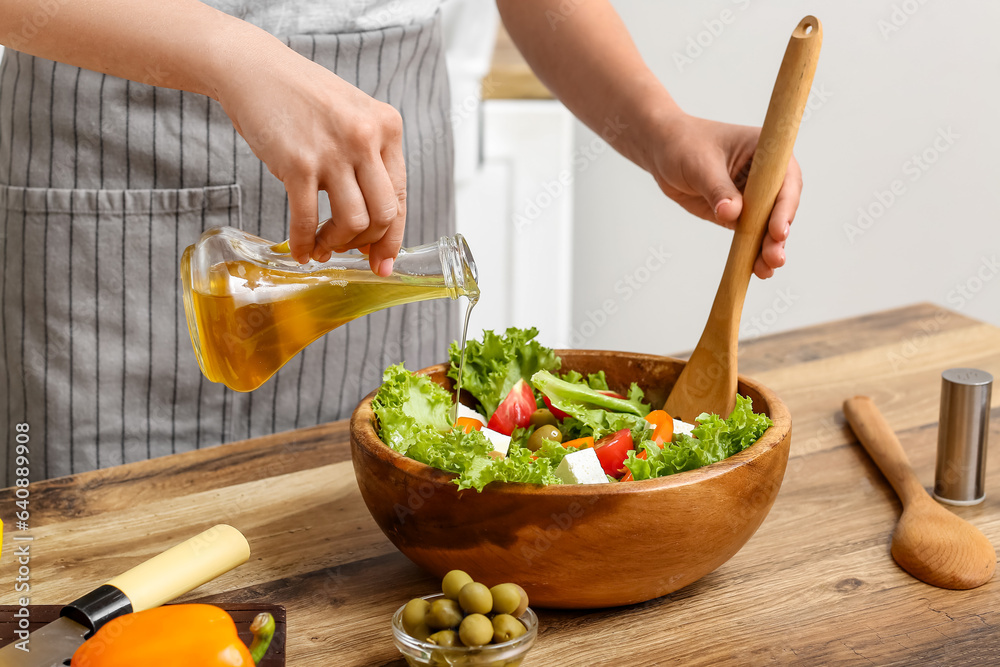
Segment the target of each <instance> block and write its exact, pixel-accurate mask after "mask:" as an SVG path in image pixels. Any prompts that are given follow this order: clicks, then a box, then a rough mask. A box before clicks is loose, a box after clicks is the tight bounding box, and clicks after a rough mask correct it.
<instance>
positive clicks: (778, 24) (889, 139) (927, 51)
mask: <svg viewBox="0 0 1000 667" xmlns="http://www.w3.org/2000/svg"><path fill="white" fill-rule="evenodd" d="M614 4H615V6H616V7H617V8H618V10H619V11H620V13H621V14H622V17H623V19H624V20H625V22H626V24H627V25H628V27H629V29H630V30H631V32H632V34H633V36H634V38H635V40H636V42H637V43H638V45H639V48H640V50H641V52H642V53H643V55H644V56H645V58H646V60H647V62H648V63H650V65H651V66H652V67H653V69H654V70H655V72H656V73H657V75H658V76H659V77H660V79H661V80H662V81H664V82H665V84H666V85H667V87H668V89H669V90H670V91H671V92H672V93H673V95H674V97H675V98H676V99H677V100H678V101H679V102H680V104H681V105H682V107H684V108H685V109H686V110H687V111H689V112H691V113H694V114H697V115H702V116H706V117H710V118H715V119H719V120H726V121H730V122H736V123H746V124H755V125H759V124H760V122H761V121H762V120H763V116H764V111H765V109H766V106H767V101H768V98H769V96H770V92H771V87H772V85H773V83H774V77H775V75H776V73H777V70H778V65H779V63H780V60H781V56H782V54H783V52H784V49H785V45H786V44H787V41H788V36H789V34H790V33H791V31H792V29H793V28H794V27H795V25H796V24H797V23H798V21H799V19H800V18H801V17H802V16H804V15H806V14H810V13H811V14H814V15H816V16H817V17H818V18H819V19H820V20H821V21H822V22H823V30H824V44H823V51H822V54H821V56H820V63H819V67H818V70H817V72H816V78H815V86H814V88H815V89H816V90H817V91H819V92H820V93H821V94H822V95H823V96H825V97H826V99H825V101H822V100H820V98H819V97H818V96H817V97H816V98H814V99H813V100H812V102H811V104H812V105H813V106H814V107H816V108H814V109H813V110H812V111H809V112H807V113H809V117H808V118H807V119H806V120H805V122H804V123H803V125H802V128H801V130H800V132H799V138H798V142H797V145H796V156H797V158H798V160H799V162H800V163H801V165H802V168H803V172H804V177H805V190H804V192H803V198H802V204H801V206H800V208H799V212H798V215H797V217H796V220H795V223H794V225H793V226H792V234H791V238H790V240H789V243H788V263H787V264H786V266H785V268H783V269H781V270H780V271H779V272H778V273H777V275H776V276H775V277H774V278H772V279H771V280H768V281H766V282H762V281H760V280H757V279H756V278H754V279H753V280H752V282H751V285H750V290H749V294H748V297H747V302H746V306H745V309H744V317H743V332H744V337H748V336H751V335H755V334H759V333H771V332H775V331H781V330H784V329H789V328H793V327H800V326H804V325H809V324H813V323H817V322H822V321H827V320H832V319H836V318H842V317H848V316H853V315H857V314H860V313H865V312H870V311H873V310H878V309H883V308H890V307H894V306H900V305H904V304H909V303H913V302H918V301H933V302H937V303H940V304H942V305H946V306H949V307H951V308H954V309H957V310H959V311H960V312H962V313H965V314H967V315H970V316H973V317H977V318H980V319H984V320H987V321H990V322H992V323H994V324H997V325H1000V308H998V305H1000V279H995V280H986V281H984V282H981V281H980V279H979V278H978V277H977V272H978V273H980V275H982V276H983V277H985V278H995V277H996V275H997V272H998V271H1000V266H998V265H996V264H995V263H991V262H994V260H995V259H996V258H997V257H998V256H1000V230H998V223H1000V213H998V210H1000V206H998V197H997V192H998V189H1000V188H998V187H997V180H998V178H997V177H998V175H1000V173H998V172H1000V170H998V167H997V158H998V155H1000V130H998V122H1000V66H998V65H1000V46H998V42H997V40H996V37H995V32H996V26H997V24H998V23H1000V4H998V3H986V2H972V1H970V0H949V1H947V2H945V1H941V0H938V1H935V0H894V1H888V2H887V1H884V0H880V1H877V2H867V1H865V2H862V1H861V0H850V1H835V0H828V1H815V2H774V1H772V2H768V3H765V2H761V1H760V0H756V1H755V0H749V1H747V0H738V1H733V0H713V1H711V2H694V1H687V2H663V1H662V0H614ZM894 6H895V7H897V8H899V9H898V10H897V14H896V16H895V18H896V20H897V22H898V23H902V24H903V25H902V26H901V27H900V29H899V30H898V31H895V32H892V33H890V34H889V35H888V37H883V35H882V34H881V32H880V27H879V23H878V22H879V21H880V20H883V21H885V22H886V24H887V25H892V23H891V21H892V18H893V11H894V10H893V7H894ZM724 10H728V11H730V12H731V13H732V14H731V16H729V17H728V18H729V19H730V23H729V24H728V25H723V29H722V30H721V32H720V31H719V24H715V26H714V27H715V28H716V32H720V34H719V35H718V36H714V37H713V36H711V35H710V34H709V33H707V32H706V33H705V34H703V35H701V40H702V41H703V42H704V43H709V42H710V41H711V43H709V45H708V46H707V47H705V48H703V52H702V53H701V54H700V55H698V57H697V58H695V59H694V62H693V63H691V64H689V65H687V66H686V67H684V68H681V69H679V68H678V66H677V65H676V64H675V62H674V54H675V53H683V52H684V50H685V48H686V47H687V46H688V40H689V38H690V39H697V38H698V36H699V33H700V32H702V31H706V26H705V25H704V23H703V22H705V21H707V22H709V23H710V24H711V23H712V22H713V21H715V20H716V19H719V17H720V15H721V13H722V12H723V11H724ZM903 10H909V11H910V12H913V13H912V15H907V14H905V13H901V12H903ZM904 19H905V23H904ZM709 37H711V40H710V39H709ZM949 129H950V130H951V132H952V133H954V134H955V135H957V139H954V141H953V144H952V145H950V146H946V145H945V143H944V142H939V144H938V145H939V147H942V146H944V147H946V148H947V150H946V151H944V152H940V151H936V150H935V149H934V141H935V137H936V136H938V133H939V132H942V131H947V130H949ZM593 140H594V135H593V134H592V133H591V132H590V131H589V130H586V128H583V127H582V126H581V127H580V128H579V132H578V137H577V145H578V150H582V149H583V148H584V147H585V146H586V145H587V144H590V142H591V141H593ZM925 150H928V151H929V153H931V155H929V157H932V158H933V157H935V155H933V154H934V153H936V157H937V160H936V162H935V163H934V164H933V165H932V166H930V168H928V169H927V170H926V171H925V172H920V173H919V178H918V179H916V180H912V179H913V176H911V175H910V171H908V169H911V168H912V165H907V164H906V163H907V161H908V160H910V158H911V156H913V155H914V154H920V153H923V152H924V151H925ZM587 164H588V166H587V168H586V169H585V170H583V171H581V172H579V173H578V174H577V181H576V185H577V187H576V199H575V211H576V215H577V216H578V217H577V227H576V237H575V259H576V262H577V264H576V267H575V271H574V276H573V280H574V304H573V305H574V308H573V326H574V328H575V331H576V336H575V340H574V343H575V346H577V347H596V348H612V349H626V350H638V351H645V352H651V353H664V354H669V353H675V352H681V351H684V350H689V349H691V348H693V347H694V345H695V343H696V342H697V340H698V336H699V335H700V333H701V329H702V327H703V325H704V322H705V318H706V316H707V314H708V310H709V308H710V306H711V302H712V298H713V296H714V293H715V289H716V286H717V284H718V280H719V277H720V276H721V273H722V267H723V265H724V263H725V258H726V254H727V252H728V248H729V241H730V238H731V237H730V233H729V232H727V231H725V230H722V229H721V228H716V227H714V226H713V225H711V224H709V223H707V222H704V221H701V220H698V219H695V218H694V217H692V216H691V215H689V214H687V213H686V212H684V211H683V210H682V209H681V208H680V207H678V206H676V205H675V204H673V202H671V201H670V200H668V199H667V198H666V197H665V196H663V195H662V194H661V193H660V192H659V190H658V189H657V187H656V185H655V184H654V183H653V181H652V180H651V178H649V176H648V175H647V174H645V173H644V172H642V171H640V170H639V169H638V168H636V167H634V166H633V165H632V164H631V163H628V162H627V161H626V160H624V159H623V158H621V157H620V156H618V155H617V154H615V153H613V152H612V151H610V150H607V151H605V152H604V153H602V154H601V155H600V156H598V157H597V158H596V159H594V160H593V161H590V162H588V163H587ZM896 179H899V180H900V181H902V184H903V186H904V187H905V192H904V193H903V194H902V195H901V196H897V197H896V201H895V202H893V203H892V204H891V205H889V206H888V207H887V208H886V210H885V212H884V214H883V215H882V216H881V217H879V218H877V219H875V220H874V222H873V224H871V225H870V226H869V228H868V229H867V230H864V231H862V233H861V234H860V235H858V236H855V237H854V238H853V239H852V238H849V236H848V231H849V228H850V226H851V225H856V224H857V219H858V208H859V207H869V206H871V205H872V204H873V203H876V204H877V199H876V193H877V192H880V191H885V190H889V189H890V186H891V184H892V182H893V181H894V180H896ZM875 209H876V212H877V209H878V207H877V206H875ZM660 246H662V247H663V248H664V249H665V250H666V251H668V252H669V253H670V258H669V260H668V261H667V262H666V263H665V264H664V265H663V267H662V268H660V269H659V270H655V271H652V272H649V273H646V272H645V269H644V268H639V267H640V266H642V264H643V263H644V262H645V261H646V260H647V258H650V257H651V254H650V250H649V249H650V248H658V247H660ZM651 265H652V266H654V268H655V266H656V262H655V261H654V262H652V263H651ZM625 276H632V277H633V279H634V280H635V282H636V283H637V284H638V283H639V281H640V279H646V282H645V283H643V284H642V285H641V289H640V290H639V291H638V292H634V293H633V294H631V295H629V294H628V293H627V290H625V289H624V288H622V287H621V286H620V289H619V290H618V291H617V292H616V289H615V285H616V283H617V282H618V281H621V280H623V278H624V277H625ZM966 283H968V284H969V285H968V287H969V291H968V292H967V293H968V294H969V295H971V296H972V298H966V297H963V296H961V294H960V293H959V292H958V291H956V289H957V286H958V285H960V284H961V285H965V284H966ZM976 289H978V292H975V293H974V294H973V292H974V291H975V290H976ZM609 300H610V303H609V304H605V302H606V301H609ZM605 305H610V306H612V307H613V309H615V310H616V311H617V312H615V313H614V314H612V315H610V317H607V318H606V319H607V323H606V324H604V325H603V326H600V322H601V321H602V320H603V319H605V318H604V317H603V314H602V312H603V311H604V310H606V309H605ZM779 311H784V312H779ZM753 318H757V320H758V324H759V325H760V326H755V325H754V324H753Z"/></svg>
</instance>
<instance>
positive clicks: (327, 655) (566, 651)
mask: <svg viewBox="0 0 1000 667" xmlns="http://www.w3.org/2000/svg"><path fill="white" fill-rule="evenodd" d="M661 352H664V353H673V352H675V351H672V350H662V351H661ZM955 366H972V367H976V368H981V369H983V370H986V371H988V372H990V373H992V374H993V375H994V376H1000V329H998V328H996V327H993V326H990V325H986V324H983V323H981V322H978V321H975V320H972V319H969V318H967V317H964V316H962V315H961V314H959V313H956V312H953V311H949V310H945V309H942V308H939V307H936V306H931V305H919V306H913V307H909V308H904V309H899V310H893V311H888V312H882V313H875V314H872V315H869V316H865V317H860V318H854V319H849V320H844V321H839V322H832V323H829V324H825V325H821V326H816V327H811V328H808V329H803V330H799V331H793V332H785V333H781V334H777V335H774V336H768V337H762V338H758V339H755V340H751V341H747V342H744V343H743V345H742V347H741V350H740V372H741V373H744V374H746V375H750V376H753V377H755V378H756V379H757V380H760V381H761V382H762V383H764V384H765V385H766V386H768V387H770V388H771V389H773V390H774V391H776V392H777V394H778V395H779V396H780V397H781V398H782V399H783V400H784V401H785V403H787V404H788V406H789V408H790V410H791V413H792V418H793V421H794V427H793V428H794V432H795V435H794V439H793V443H792V449H791V456H790V459H789V462H788V468H787V471H786V473H785V480H784V483H783V485H782V487H781V491H780V493H779V494H778V498H777V500H776V501H775V504H774V507H773V508H772V510H771V512H770V514H769V515H768V517H767V519H766V520H765V521H764V523H763V525H762V526H761V527H760V529H759V530H758V531H757V533H756V534H755V535H754V536H753V538H751V539H750V541H749V542H748V543H747V544H746V546H744V547H743V549H742V550H741V551H740V552H739V553H737V554H736V555H735V556H734V557H733V558H732V559H731V560H729V561H728V562H727V563H725V564H724V565H723V566H722V567H720V568H719V569H718V570H716V571H715V572H713V573H711V574H709V575H707V576H706V577H704V578H702V579H701V580H699V581H697V582H695V583H694V584H692V585H690V586H687V587H685V588H683V589H681V590H679V591H676V592H674V593H672V594H670V595H668V596H666V597H663V598H659V599H656V600H652V601H650V602H646V603H643V604H640V605H635V606H631V607H620V608H616V609H608V610H597V611H585V612H580V611H563V612H552V611H546V610H540V613H539V617H540V629H539V637H538V642H537V644H536V646H535V648H533V649H532V651H531V653H530V654H529V656H528V659H527V660H526V662H525V664H526V665H531V666H538V667H542V666H543V665H588V666H589V665H620V664H624V663H625V662H626V661H627V663H628V664H629V665H630V666H631V665H636V666H639V665H673V664H685V665H688V664H690V665H717V664H734V665H746V664H753V665H758V664H760V665H768V664H801V665H872V664H876V665H915V664H927V665H995V664H997V656H998V655H1000V606H998V604H997V601H998V600H1000V595H998V585H997V581H996V580H994V581H992V582H990V583H988V584H986V585H985V586H982V587H980V588H977V589H974V590H970V591H949V590H943V589H938V588H935V587H932V586H929V585H927V584H924V583H922V582H920V581H918V580H916V579H914V578H913V577H911V576H910V575H908V574H907V573H906V572H905V571H903V570H902V569H901V568H899V567H898V566H897V565H896V563H895V562H894V561H893V560H892V558H891V556H890V553H889V545H890V537H891V531H892V529H893V526H894V525H895V523H896V520H897V518H898V517H899V513H900V509H901V508H900V504H899V501H898V499H897V498H896V495H895V493H893V491H892V488H891V487H890V486H889V485H888V484H887V483H886V481H885V479H884V478H883V477H882V475H881V474H880V473H879V471H878V469H877V468H876V467H875V465H874V464H873V463H872V461H871V459H870V458H869V457H868V455H867V454H866V453H865V452H864V450H863V449H862V448H861V446H860V445H858V444H857V443H856V442H855V440H854V437H853V434H852V433H851V432H850V429H849V428H848V427H847V426H846V424H845V422H844V417H843V414H842V412H841V404H842V403H843V401H844V399H845V398H847V397H850V396H854V395H856V394H864V395H867V396H871V397H872V398H873V399H874V400H875V401H876V402H877V404H878V405H879V408H880V409H881V411H882V413H883V414H884V415H885V417H886V419H887V420H888V421H889V422H890V423H891V424H892V425H893V428H894V429H895V431H896V433H897V435H898V436H899V439H900V441H901V443H902V445H903V447H904V449H905V450H906V453H907V456H908V457H909V459H910V461H911V463H912V464H913V468H914V470H915V471H916V474H917V477H918V478H919V479H920V482H921V483H922V484H923V485H924V486H925V487H926V486H930V485H931V484H932V483H933V476H934V459H935V454H936V444H937V423H936V422H937V418H938V400H939V395H940V383H941V380H940V374H941V372H942V371H943V370H945V369H947V368H950V367H955ZM993 406H994V407H993V411H992V419H991V432H990V440H991V442H992V443H994V444H993V446H992V447H991V449H993V450H994V451H993V452H992V453H991V454H990V455H989V456H988V457H987V480H986V500H985V501H984V502H983V503H982V504H980V505H977V506H974V507H961V508H953V510H954V511H955V513H956V514H958V515H960V516H962V517H963V518H965V519H967V520H969V521H971V522H972V523H973V524H974V525H976V526H977V527H978V528H979V529H980V530H982V532H983V533H984V534H985V535H986V537H987V538H989V539H990V541H991V542H992V543H993V544H994V545H997V544H1000V453H998V452H997V445H996V443H997V442H998V441H1000V407H997V406H1000V392H994V393H993ZM349 456H350V454H349V445H348V431H347V422H346V421H345V422H338V423H334V424H328V425H324V426H318V427H315V428H311V429H303V430H300V431H295V432H290V433H284V434H279V435H275V436H270V437H267V438H260V439H256V440H252V441H246V442H240V443H234V444H231V445H225V446H222V447H216V448H212V449H206V450H200V451H194V452H188V453H184V454H178V455H175V456H170V457H164V458H160V459H154V460H152V461H145V462H141V463H134V464H129V465H125V466H120V467H116V468H111V469H108V470H103V471H97V472H93V473H86V474H82V475H76V476H72V477H65V478H60V479H56V480H50V481H47V482H41V483H35V484H33V485H32V486H31V489H30V491H31V511H32V515H31V518H30V529H29V530H28V531H21V532H17V533H16V534H17V535H19V536H31V537H33V538H34V539H33V540H32V541H31V542H30V544H31V561H30V568H31V572H30V583H31V586H32V589H31V602H32V603H33V604H56V603H64V602H66V601H68V600H70V599H73V598H75V597H77V596H79V595H80V594H82V593H84V592H86V591H87V590H89V589H91V588H93V587H95V586H97V585H100V584H101V583H103V582H104V581H106V580H107V579H108V578H110V577H112V576H114V575H115V574H118V573H119V572H122V571H124V570H126V569H128V568H129V567H132V566H133V565H136V564H138V563H139V562H141V561H143V560H144V559H147V558H149V557H150V556H152V555H154V554H156V553H158V552H160V551H162V550H164V549H166V548H168V547H170V546H171V545H173V544H175V543H177V542H179V541H180V540H182V539H184V538H185V537H187V536H189V535H191V534H193V533H194V532H197V531H198V530H202V529H204V528H207V527H209V526H211V525H213V524H215V523H218V522H227V523H231V524H232V525H234V526H236V527H237V528H239V529H240V530H241V531H243V532H244V534H245V535H246V536H247V538H248V539H249V540H250V544H251V548H252V552H253V553H252V554H251V557H250V562H248V563H247V564H245V565H243V566H241V567H239V568H237V569H236V570H234V571H233V572H230V573H228V574H226V575H223V576H222V577H219V578H218V579H216V580H215V581H213V582H210V583H208V584H206V585H204V586H202V587H201V588H198V589H196V590H195V591H193V592H192V593H190V594H189V595H188V596H186V597H185V600H195V599H198V600H202V601H210V602H214V603H218V604H223V605H225V604H230V603H272V604H280V605H283V606H284V607H285V608H286V610H287V630H288V641H287V644H286V653H287V656H288V657H287V661H288V664H289V665H292V666H295V667H299V666H317V667H319V666H323V667H327V666H330V665H337V666H345V667H349V666H352V665H358V666H361V665H393V666H396V665H402V664H403V663H402V661H401V660H400V658H399V654H398V652H397V651H396V649H395V647H394V646H393V644H392V635H391V632H390V628H389V619H390V616H391V615H392V613H393V611H395V609H396V608H398V607H399V606H400V605H401V604H403V603H404V602H405V601H406V600H407V599H409V598H410V597H413V596H416V595H421V594H426V593H430V592H432V591H433V590H434V589H435V587H436V586H437V582H436V581H434V580H433V579H432V578H431V577H430V576H429V575H427V574H426V573H424V572H423V571H421V570H420V569H419V568H417V567H416V566H415V565H413V564H412V563H410V562H409V561H408V560H406V558H404V557H403V556H402V555H401V554H400V553H399V552H398V551H396V550H395V548H394V547H393V546H392V545H391V544H390V543H389V541H388V540H387V539H386V538H385V537H384V536H383V535H382V533H381V532H380V531H379V530H378V528H377V527H376V525H375V523H374V521H373V520H372V519H371V517H370V516H369V515H368V512H367V511H366V509H365V507H364V504H363V502H362V500H361V497H360V494H359V491H358V487H357V484H356V482H355V480H354V473H353V470H352V465H351V462H350V460H349ZM15 509H16V508H15V507H14V493H13V490H12V489H6V490H2V491H0V517H2V518H3V520H4V523H5V528H6V530H5V531H4V544H3V556H2V558H0V604H11V603H13V602H16V599H17V597H18V594H17V593H15V592H14V580H15V577H16V576H17V567H18V565H17V563H16V561H15V560H14V559H13V558H12V555H13V552H14V548H15V545H16V544H23V543H16V542H13V541H12V537H13V536H14V534H15V533H13V532H12V531H13V530H14V528H15V526H14V524H13V523H12V520H13V518H14V517H13V513H14V511H15ZM656 559H657V554H656V550H655V547H654V548H651V549H650V551H649V554H648V556H647V557H646V558H645V559H644V560H643V562H641V563H634V564H629V563H622V566H621V568H620V569H619V570H618V571H616V572H609V573H608V576H610V577H627V576H628V570H629V567H655V566H656Z"/></svg>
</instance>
